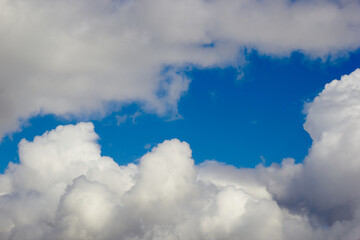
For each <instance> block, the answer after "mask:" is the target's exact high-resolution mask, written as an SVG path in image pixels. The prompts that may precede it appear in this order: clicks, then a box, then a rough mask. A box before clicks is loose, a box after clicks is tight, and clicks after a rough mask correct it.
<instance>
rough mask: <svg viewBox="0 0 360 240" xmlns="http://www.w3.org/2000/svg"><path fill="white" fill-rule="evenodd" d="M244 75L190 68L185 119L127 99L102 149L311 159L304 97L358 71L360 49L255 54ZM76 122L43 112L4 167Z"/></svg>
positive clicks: (11, 144) (109, 123)
mask: <svg viewBox="0 0 360 240" xmlns="http://www.w3.org/2000/svg"><path fill="white" fill-rule="evenodd" d="M247 61H248V63H247V65H245V67H244V68H243V69H242V71H243V73H244V76H243V77H242V78H241V80H237V78H238V70H237V69H235V68H225V69H224V68H217V69H196V68H191V69H190V70H187V71H186V72H185V73H184V74H185V75H186V76H187V77H189V78H190V79H191V84H190V87H189V90H188V91H187V92H186V93H185V95H184V96H183V97H182V98H181V99H180V101H179V113H180V114H181V116H182V119H177V120H173V121H169V116H164V117H159V116H157V115H155V114H149V113H144V112H143V111H142V110H141V107H140V106H139V105H138V104H130V105H125V106H123V107H121V108H120V107H119V110H118V111H116V112H113V113H112V114H111V115H108V116H107V117H105V118H103V119H98V120H95V121H93V123H94V125H95V131H96V132H97V133H98V134H99V136H100V140H99V144H100V145H101V147H102V154H103V155H106V156H110V157H112V158H114V160H115V161H117V162H118V163H119V164H126V163H128V162H136V161H137V160H138V158H139V157H141V156H142V155H143V154H144V153H146V152H147V151H149V148H151V147H153V146H156V144H157V143H160V142H162V141H163V140H165V139H172V138H178V139H180V140H182V141H186V142H188V143H189V144H190V146H191V148H192V150H193V157H194V159H195V162H196V163H200V162H202V161H205V160H217V161H220V162H225V163H228V164H232V165H234V166H237V167H254V166H256V165H257V164H259V163H264V164H265V165H270V164H271V163H273V162H281V161H282V159H283V158H286V157H292V158H295V159H296V161H297V162H301V161H303V159H304V157H305V156H306V155H307V152H308V149H309V147H310V146H311V139H310V137H309V135H308V134H307V133H306V132H305V130H304V129H303V127H302V125H303V123H304V121H305V115H304V113H303V112H302V111H303V106H304V103H305V102H307V101H311V100H312V99H313V98H314V97H315V96H316V95H317V94H318V93H319V92H320V91H321V90H322V89H323V87H324V85H325V84H326V83H328V82H330V81H332V80H333V79H339V78H340V77H341V76H342V75H344V74H348V73H351V72H352V71H353V70H355V69H356V68H357V67H358V63H359V62H360V50H359V51H356V52H354V53H352V54H350V55H349V56H347V57H344V58H341V59H340V58H339V59H337V60H332V61H324V60H319V59H309V58H308V57H306V56H304V55H302V54H301V53H293V54H292V55H291V56H290V57H288V58H274V57H269V56H261V55H259V54H258V53H256V52H251V53H248V54H247ZM70 123H76V120H71V121H70V120H66V119H63V118H57V117H55V116H52V115H48V116H37V117H34V118H32V119H30V120H29V121H28V124H27V125H26V126H25V127H24V128H23V130H22V131H20V132H17V133H13V134H12V136H11V137H6V138H4V139H3V141H2V143H1V144H0V154H1V156H2V158H3V159H1V161H0V169H1V172H3V171H4V169H5V167H6V165H7V164H8V162H10V161H12V162H18V161H19V159H18V156H17V144H18V142H19V141H20V140H21V139H22V138H26V139H28V140H32V139H33V138H34V136H36V135H41V134H42V133H44V132H45V131H46V130H51V129H53V128H55V127H56V126H57V125H59V124H70Z"/></svg>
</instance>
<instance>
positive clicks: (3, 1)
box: [0, 0, 360, 138]
mask: <svg viewBox="0 0 360 240" xmlns="http://www.w3.org/2000/svg"><path fill="white" fill-rule="evenodd" d="M359 12H360V5H359V2H358V1H322V0H320V1H318V0H310V1H302V0H300V1H289V0H265V1H253V0H239V1H233V0H212V1H208V0H180V1H178V0H170V1H169V0H166V1H164V0H154V1H148V0H146V1H145V0H130V1H123V0H102V1H92V0H77V1H69V0H53V1H51V2H49V1H45V0H12V1H9V0H0V112H1V115H0V138H2V137H3V136H4V134H6V133H9V132H12V131H15V130H18V129H19V128H20V127H21V122H22V121H24V120H26V119H28V118H29V117H31V116H34V115H37V114H56V115H60V116H65V117H66V116H69V115H71V116H73V115H75V116H87V117H89V116H92V114H94V113H95V114H96V115H100V116H102V115H104V114H106V113H108V112H109V111H111V110H113V109H109V108H108V107H107V106H108V105H109V103H118V104H126V103H129V102H137V103H140V104H141V105H142V107H143V108H144V109H145V110H146V111H151V112H155V113H157V114H160V115H161V114H166V113H170V114H172V115H173V116H177V114H178V113H177V102H178V100H179V98H180V97H181V95H182V93H183V92H185V91H186V90H187V88H188V85H189V79H187V78H186V77H185V76H183V75H182V74H181V70H182V69H183V68H185V67H186V66H189V65H195V66H198V67H211V66H226V65H235V64H236V62H237V61H239V58H240V59H241V57H239V49H241V48H242V47H245V46H246V47H248V48H255V49H257V50H259V51H260V52H261V53H265V54H275V55H284V54H288V53H290V52H291V51H294V50H300V51H302V52H304V53H306V54H309V55H311V56H324V55H327V54H331V53H336V52H338V51H341V50H346V51H348V50H351V49H355V48H358V47H359V43H360V16H359V14H358V13H359ZM206 46H207V47H206Z"/></svg>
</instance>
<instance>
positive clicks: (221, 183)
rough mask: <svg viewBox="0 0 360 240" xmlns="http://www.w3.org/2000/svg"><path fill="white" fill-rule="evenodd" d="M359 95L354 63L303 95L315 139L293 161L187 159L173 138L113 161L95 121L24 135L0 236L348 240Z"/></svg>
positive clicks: (6, 187)
mask: <svg viewBox="0 0 360 240" xmlns="http://www.w3.org/2000/svg"><path fill="white" fill-rule="evenodd" d="M359 93H360V69H358V70H356V71H355V72H353V73H352V74H350V75H346V76H343V77H342V78H341V80H340V81H338V80H334V81H333V82H331V83H329V84H327V85H326V87H325V89H324V90H323V91H322V92H321V93H320V94H319V96H318V97H316V98H315V99H314V101H313V102H312V103H311V104H309V106H308V109H307V111H308V115H307V119H306V123H305V125H304V126H305V129H306V130H307V131H308V132H309V133H310V135H311V136H312V138H313V145H312V147H311V149H310V151H309V155H308V156H307V157H306V159H305V161H304V162H303V163H300V164H295V163H294V160H293V159H284V161H283V162H282V164H281V165H277V164H273V165H271V166H270V167H264V166H262V165H259V166H258V167H257V168H255V169H245V168H244V169H238V168H235V167H233V166H229V165H224V164H221V163H219V162H215V161H210V162H205V163H202V164H200V165H194V161H193V159H192V158H191V149H190V147H189V145H188V144H187V143H185V142H181V141H179V140H177V139H173V140H170V141H164V142H163V143H161V144H159V145H158V146H157V147H154V148H153V149H152V150H151V151H150V152H148V153H147V154H145V155H144V156H143V157H142V158H141V160H140V162H139V164H132V163H130V164H128V165H126V166H119V165H117V164H116V163H115V162H114V161H113V160H112V159H111V158H109V157H104V156H101V152H100V146H99V145H98V144H97V138H98V136H97V134H96V133H95V132H94V126H93V125H92V123H79V124H77V125H68V126H58V127H57V128H56V129H55V130H52V131H50V132H46V133H44V134H43V135H42V136H38V137H35V139H34V140H33V141H32V142H29V141H27V140H22V141H21V142H20V144H19V155H20V163H19V164H12V163H10V165H9V167H8V169H7V170H6V172H5V174H2V175H0V238H1V239H4V240H10V239H11V240H15V239H19V240H24V239H28V240H33V239H40V240H41V239H77V240H79V239H80V240H82V239H84V240H85V239H102V240H103V239H109V240H110V239H129V240H130V239H132V240H135V239H184V240H191V239H194V240H195V239H196V240H197V239H214V240H216V239H222V240H228V239H254V240H264V239H275V240H290V239H291V240H296V239H298V240H303V239H312V240H357V239H359V236H360V190H359V188H358V183H359V181H360V175H359V171H360V161H359V160H360V159H359V156H360V148H359V146H358V143H359V142H360V98H359V96H360V94H359Z"/></svg>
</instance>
